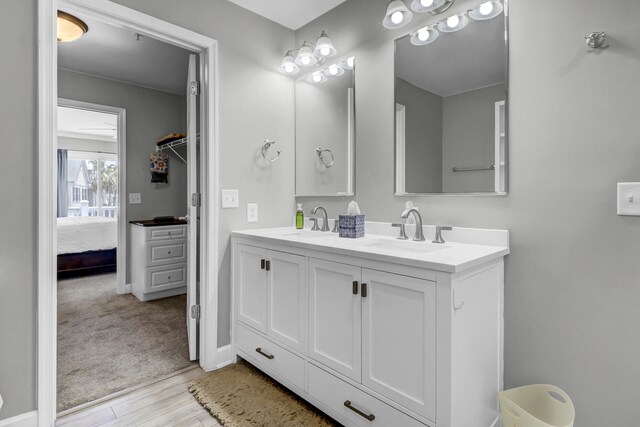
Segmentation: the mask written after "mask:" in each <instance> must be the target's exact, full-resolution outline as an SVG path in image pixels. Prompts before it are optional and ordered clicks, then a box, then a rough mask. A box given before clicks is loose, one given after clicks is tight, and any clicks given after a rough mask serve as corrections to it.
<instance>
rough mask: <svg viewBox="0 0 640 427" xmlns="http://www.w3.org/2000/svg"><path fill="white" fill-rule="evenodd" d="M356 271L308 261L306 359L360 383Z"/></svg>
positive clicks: (358, 289) (346, 266)
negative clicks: (313, 360)
mask: <svg viewBox="0 0 640 427" xmlns="http://www.w3.org/2000/svg"><path fill="white" fill-rule="evenodd" d="M360 276H361V270H360V268H359V267H355V266H352V265H346V264H339V263H336V262H330V261H324V260H319V259H313V258H310V259H309V294H310V295H309V305H310V307H309V356H310V357H311V358H313V359H315V360H317V361H318V362H320V363H322V364H324V365H326V366H328V367H329V368H332V369H334V370H336V371H337V372H340V373H341V374H343V375H346V376H348V377H349V378H351V379H353V380H354V381H360V379H361V374H362V373H361V369H360V368H361V341H360V339H361V317H360V315H361V308H362V307H361V306H362V304H361V302H360V299H361V297H360V292H359V291H360Z"/></svg>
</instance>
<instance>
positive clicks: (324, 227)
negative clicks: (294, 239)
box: [311, 206, 329, 231]
mask: <svg viewBox="0 0 640 427" xmlns="http://www.w3.org/2000/svg"><path fill="white" fill-rule="evenodd" d="M319 210H322V228H321V229H320V231H329V219H328V217H327V210H326V209H325V208H323V207H322V206H316V207H315V208H313V210H312V211H311V213H312V214H313V215H315V214H316V212H318V211H319Z"/></svg>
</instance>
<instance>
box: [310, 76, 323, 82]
mask: <svg viewBox="0 0 640 427" xmlns="http://www.w3.org/2000/svg"><path fill="white" fill-rule="evenodd" d="M312 78H313V81H314V82H316V83H320V82H321V81H322V77H321V76H320V75H319V74H314V75H313V77H312Z"/></svg>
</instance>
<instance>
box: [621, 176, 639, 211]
mask: <svg viewBox="0 0 640 427" xmlns="http://www.w3.org/2000/svg"><path fill="white" fill-rule="evenodd" d="M618 215H629V216H640V182H619V183H618Z"/></svg>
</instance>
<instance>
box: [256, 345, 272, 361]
mask: <svg viewBox="0 0 640 427" xmlns="http://www.w3.org/2000/svg"><path fill="white" fill-rule="evenodd" d="M256 352H258V353H259V354H261V355H263V356H264V357H266V358H267V359H269V360H271V359H273V358H275V356H274V355H273V354H267V353H265V352H264V351H262V349H261V348H260V347H258V348H256Z"/></svg>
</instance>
